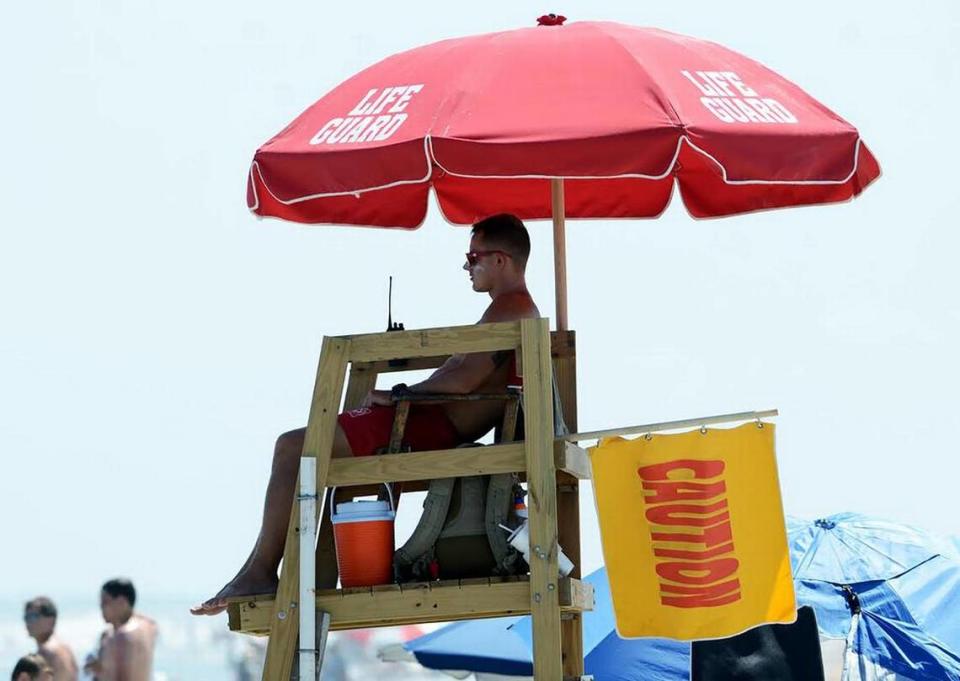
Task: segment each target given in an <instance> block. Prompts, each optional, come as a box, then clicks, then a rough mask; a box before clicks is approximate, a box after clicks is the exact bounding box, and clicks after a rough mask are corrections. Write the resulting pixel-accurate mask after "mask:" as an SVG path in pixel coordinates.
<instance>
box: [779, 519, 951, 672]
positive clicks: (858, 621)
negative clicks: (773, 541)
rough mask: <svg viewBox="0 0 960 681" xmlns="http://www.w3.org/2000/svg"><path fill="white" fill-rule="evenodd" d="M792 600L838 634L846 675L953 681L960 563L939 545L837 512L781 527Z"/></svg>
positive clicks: (917, 533) (906, 530)
mask: <svg viewBox="0 0 960 681" xmlns="http://www.w3.org/2000/svg"><path fill="white" fill-rule="evenodd" d="M787 527H788V536H789V539H790V553H791V560H792V562H793V569H794V583H795V585H796V591H797V600H798V602H799V603H800V604H802V605H810V606H812V607H813V608H814V610H815V611H816V615H817V623H818V625H819V628H820V631H821V634H822V635H823V636H825V637H827V638H840V639H846V640H847V646H848V655H847V666H848V667H849V678H850V679H873V678H879V677H880V675H881V674H880V672H878V669H879V670H881V671H887V672H894V673H896V674H897V675H898V678H905V679H917V680H918V681H919V680H928V679H943V680H956V681H960V561H958V560H957V559H956V556H955V552H953V551H950V550H946V549H949V548H950V547H949V542H945V541H944V540H943V539H941V538H938V537H935V536H933V535H930V534H928V533H925V532H923V531H921V530H917V529H915V528H911V527H908V526H905V525H897V524H894V523H889V522H886V521H882V520H877V519H872V518H869V517H866V516H862V515H857V514H852V513H842V514H838V515H834V516H830V517H828V518H823V519H820V520H817V521H814V522H804V521H800V520H796V519H789V520H788V523H787Z"/></svg>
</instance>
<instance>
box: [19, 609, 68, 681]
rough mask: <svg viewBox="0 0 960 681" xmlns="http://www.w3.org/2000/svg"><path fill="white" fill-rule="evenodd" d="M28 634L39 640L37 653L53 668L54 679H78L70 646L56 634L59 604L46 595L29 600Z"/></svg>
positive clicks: (27, 613) (26, 616) (58, 680)
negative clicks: (55, 603)
mask: <svg viewBox="0 0 960 681" xmlns="http://www.w3.org/2000/svg"><path fill="white" fill-rule="evenodd" d="M23 623H24V624H25V625H26V627H27V634H29V635H30V638H32V639H33V640H35V641H36V642H37V654H39V655H40V657H42V658H43V659H44V660H45V661H46V663H47V664H48V665H49V666H50V668H51V669H52V670H53V679H54V681H77V676H78V675H79V671H80V670H79V668H78V667H77V661H76V659H75V658H74V656H73V651H71V650H70V647H69V646H68V645H67V644H66V643H64V642H63V641H61V640H60V639H59V638H58V637H57V636H56V635H54V632H53V630H54V628H55V627H56V626H57V606H56V605H54V603H53V601H51V600H50V599H49V598H47V597H46V596H37V597H36V598H34V599H32V600H30V601H27V604H26V606H24V609H23Z"/></svg>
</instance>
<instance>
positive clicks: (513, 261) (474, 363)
mask: <svg viewBox="0 0 960 681" xmlns="http://www.w3.org/2000/svg"><path fill="white" fill-rule="evenodd" d="M529 255H530V237H529V235H528V234H527V230H526V228H525V227H524V226H523V223H522V222H521V221H520V220H519V219H518V218H516V217H514V216H513V215H507V214H501V215H494V216H492V217H489V218H486V219H484V220H481V221H480V222H478V223H476V224H475V225H474V226H473V231H472V234H471V238H470V251H469V252H468V253H467V255H466V262H465V263H464V265H463V269H464V270H466V271H467V272H468V273H469V275H470V281H471V282H472V283H473V290H474V291H477V292H478V293H487V294H489V296H490V298H491V299H492V300H491V302H490V305H489V307H487V309H486V311H485V312H484V313H483V316H482V317H481V318H480V321H479V322H478V323H481V324H485V323H489V322H506V321H516V320H519V319H525V318H536V317H539V316H540V311H539V310H538V309H537V306H536V304H535V303H534V302H533V299H532V298H531V297H530V293H529V292H528V291H527V284H526V279H525V276H524V271H525V268H526V264H527V258H528V256H529ZM515 373H516V369H515V363H514V358H513V353H471V354H468V355H453V356H452V357H450V359H448V360H447V361H446V362H445V363H444V364H443V365H442V366H441V367H440V368H439V369H437V370H436V371H435V372H434V373H433V374H432V375H431V376H430V377H429V378H427V379H426V380H425V381H422V382H421V383H417V384H415V385H411V386H396V387H395V388H394V389H395V390H397V389H400V390H408V391H411V392H414V393H417V392H425V393H449V394H458V395H465V394H469V393H502V392H505V390H506V386H507V385H509V384H513V383H514V382H515V381H516V378H515ZM393 412H394V406H393V401H392V400H391V391H389V390H371V391H370V393H369V394H368V395H367V396H366V398H365V399H364V401H363V404H362V406H361V408H360V409H356V410H353V411H349V412H346V413H343V414H340V415H339V417H338V419H337V424H338V425H337V430H336V434H335V436H334V443H333V456H334V457H348V456H367V455H370V454H373V453H374V452H375V451H376V450H377V449H378V448H380V447H383V446H385V445H386V444H387V443H388V441H389V439H390V428H391V425H392V423H393ZM502 420H503V402H501V401H495V402H492V401H465V402H449V403H446V404H442V405H413V406H412V407H411V409H410V415H409V418H408V420H407V428H406V433H405V441H406V442H407V444H409V445H410V446H411V448H412V449H414V450H431V449H447V448H452V447H455V446H457V445H458V444H462V443H464V442H472V441H474V440H476V439H477V438H479V437H482V436H483V435H484V434H485V433H487V432H488V431H489V430H490V429H491V428H493V427H494V426H495V425H497V424H498V423H500V422H501V421H502ZM304 432H305V431H304V429H302V428H301V429H299V430H294V431H290V432H288V433H284V434H283V435H281V436H280V437H279V439H278V440H277V444H276V448H275V449H274V454H273V468H272V470H271V473H270V482H269V483H268V485H267V495H266V500H265V502H264V510H263V521H262V523H261V526H260V534H259V536H258V537H257V540H256V543H255V544H254V546H253V550H252V551H251V553H250V557H249V558H247V561H246V563H244V565H243V567H241V568H240V571H239V572H238V573H237V575H236V576H235V577H234V578H233V579H232V580H230V581H229V582H228V583H227V585H226V586H224V587H223V588H222V589H221V590H220V591H219V592H218V593H217V595H216V596H214V597H213V598H211V599H209V600H207V601H205V602H204V603H202V604H200V605H198V606H196V607H194V608H192V609H191V610H190V611H191V612H192V613H193V614H194V615H215V614H217V613H220V612H222V611H224V610H225V609H226V607H227V599H228V598H230V597H232V596H249V595H254V594H264V593H274V592H275V591H276V589H277V567H278V565H279V564H280V559H281V558H282V556H283V545H284V541H285V539H286V530H287V522H288V521H289V518H290V507H291V505H292V503H293V492H294V489H293V488H294V485H295V483H296V479H297V471H298V470H299V466H300V453H301V450H302V449H303V438H304ZM321 540H322V538H321Z"/></svg>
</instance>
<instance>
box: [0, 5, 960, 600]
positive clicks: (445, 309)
mask: <svg viewBox="0 0 960 681" xmlns="http://www.w3.org/2000/svg"><path fill="white" fill-rule="evenodd" d="M371 7H372V6H371V5H369V4H361V3H333V4H331V3H318V2H313V3H308V2H286V3H263V2H249V1H246V0H240V1H238V2H234V3H229V4H223V3H221V4H213V5H210V4H204V3H187V2H182V1H179V2H178V1H172V2H165V3H159V2H157V3H144V2H120V1H119V0H104V1H98V2H91V1H89V0H83V1H80V0H74V1H73V2H64V1H56V2H40V3H14V4H12V5H10V6H9V7H7V8H6V9H5V11H4V14H5V21H4V22H3V25H2V26H0V56H2V62H3V64H4V67H3V74H4V75H3V86H4V87H3V100H2V101H3V105H2V106H0V124H2V129H3V130H4V131H5V139H4V147H5V148H6V150H7V151H6V152H5V154H6V155H5V162H4V163H3V165H2V169H0V187H2V189H0V191H2V197H3V207H4V224H3V228H2V230H0V291H2V294H0V296H2V297H0V305H2V308H0V309H2V315H0V325H2V331H0V457H2V461H3V474H2V475H0V518H2V520H0V523H2V524H0V528H2V529H0V547H2V548H0V555H3V556H4V558H5V559H4V560H3V561H0V598H21V597H26V596H29V595H33V594H35V593H37V592H47V593H50V594H52V595H54V596H55V597H57V596H66V595H83V594H87V593H89V594H91V600H93V598H94V596H95V593H96V590H97V589H98V588H99V585H100V584H101V583H102V582H103V581H104V579H106V578H108V577H111V576H114V575H117V574H124V575H128V576H130V577H132V578H133V579H134V581H135V582H136V583H137V584H138V586H139V588H140V589H141V591H144V592H149V593H154V594H158V593H166V594H179V595H195V596H196V597H197V598H198V599H199V598H201V597H206V596H209V595H211V594H212V593H213V592H214V591H216V589H218V588H219V587H220V586H221V584H222V583H223V582H224V581H225V580H226V579H227V578H228V577H230V576H232V575H233V573H234V572H235V570H236V568H237V567H238V566H239V564H240V563H241V562H242V560H243V558H244V557H245V556H246V554H247V552H248V550H249V547H250V543H251V541H252V540H253V537H254V535H255V531H256V527H257V523H258V519H259V516H260V512H261V503H262V493H263V488H264V484H265V482H266V476H267V472H268V467H269V463H270V454H271V451H272V445H273V441H274V438H275V436H276V435H277V434H278V433H280V432H282V431H283V430H286V429H290V428H293V427H296V426H299V425H302V424H303V422H304V419H305V417H306V414H307V410H308V406H309V397H310V393H311V390H312V387H313V385H312V383H313V378H314V371H315V367H316V361H317V354H318V351H319V348H320V342H321V338H322V336H323V335H325V334H328V335H336V334H344V333H360V332H367V331H379V330H382V329H383V327H384V325H385V316H386V310H385V307H386V305H385V302H386V281H387V275H388V274H393V275H394V277H395V280H394V293H395V295H394V318H395V319H398V320H400V321H403V322H404V323H405V324H406V326H407V328H416V327H427V326H442V325H453V324H467V323H472V322H474V321H475V320H476V319H477V318H478V317H479V316H480V314H481V312H482V311H483V308H484V306H485V303H486V299H485V298H483V297H482V296H479V295H477V294H474V293H472V292H471V290H470V287H469V283H468V281H467V279H466V276H465V274H464V273H463V272H462V271H461V270H460V265H461V263H462V258H463V255H462V254H463V252H464V251H465V250H466V244H467V231H466V230H464V229H461V228H454V227H451V226H449V225H447V224H446V223H444V222H443V221H442V220H441V218H440V216H439V214H438V212H437V211H435V210H433V211H432V212H431V215H430V217H429V218H428V220H427V223H426V224H425V225H424V226H423V228H421V229H420V230H419V231H417V232H413V233H391V232H388V231H383V230H361V229H349V228H329V227H304V226H300V225H294V224H286V223H281V222H278V221H258V220H256V219H254V218H253V217H252V216H251V215H250V214H249V213H248V212H247V209H246V205H245V202H244V196H245V177H246V172H247V166H248V163H249V161H250V159H251V157H252V155H253V152H254V151H255V149H256V148H257V146H258V145H260V144H262V143H263V142H265V141H266V140H267V139H268V138H269V137H271V136H272V135H273V134H274V133H276V132H277V131H279V130H280V129H281V128H282V127H283V126H284V125H286V123H288V122H289V121H290V120H291V119H292V118H293V117H294V116H295V115H297V114H298V113H299V112H300V111H302V110H303V109H304V108H305V107H307V106H308V105H309V104H310V103H312V102H313V101H314V100H316V99H317V98H319V97H320V96H321V95H322V94H324V93H325V92H326V91H327V90H329V89H330V88H331V87H333V86H334V85H336V84H337V83H338V82H340V81H341V80H343V79H344V78H346V77H348V76H349V75H351V74H352V73H354V72H355V71H357V70H359V69H361V68H363V67H365V66H367V65H369V64H371V63H374V62H376V61H377V60H379V59H380V58H382V57H385V56H387V55H389V54H391V53H394V52H396V51H399V50H403V49H406V48H409V47H413V46H416V45H419V44H422V43H426V42H430V41H434V40H438V39H442V38H446V37H451V36H457V35H465V34H470V33H480V32H486V31H494V30H505V29H510V28H515V27H524V26H530V25H533V24H534V22H535V18H536V16H537V15H538V14H541V13H544V12H548V11H556V12H560V13H563V14H566V15H567V16H568V17H570V19H571V20H594V19H605V20H615V21H621V22H624V23H630V24H637V25H653V26H659V27H661V28H664V29H668V30H672V31H676V32H680V33H687V34H690V35H694V36H697V37H701V38H707V39H710V40H714V41H716V42H720V43H723V44H725V45H728V46H730V47H732V48H733V49H736V50H738V51H741V52H743V53H745V54H747V55H749V56H751V57H753V58H755V59H758V60H759V61H761V62H764V63H765V64H767V65H768V66H770V67H771V68H773V69H775V70H777V71H779V72H780V73H782V74H783V75H784V76H786V77H787V78H789V79H791V80H793V81H794V82H797V83H798V84H800V85H801V86H802V87H804V88H805V89H806V90H807V91H808V92H810V93H811V94H812V95H814V96H815V97H817V98H818V99H820V100H821V101H823V102H824V103H825V104H826V105H827V106H829V107H830V108H831V109H833V110H834V111H836V112H837V113H838V114H840V115H841V116H843V117H844V118H846V119H847V120H849V121H850V122H852V123H853V124H854V125H856V126H857V127H858V128H859V130H860V131H861V134H862V135H863V138H864V139H865V140H866V142H867V144H868V145H869V146H870V147H871V149H872V150H873V151H874V153H875V154H876V156H877V158H878V159H879V161H880V163H881V165H882V167H883V171H884V175H883V177H882V178H881V179H880V180H879V181H878V182H877V183H876V184H874V185H873V186H872V187H871V188H870V189H868V190H867V192H866V193H865V194H864V195H863V196H862V197H861V198H860V199H858V200H856V201H854V202H852V203H848V204H842V205H835V206H828V207H822V208H807V209H799V210H785V211H776V212H768V213H762V214H756V215H751V216H744V217H737V218H731V219H724V220H713V221H694V220H693V219H691V218H690V217H689V216H688V215H687V214H686V213H685V211H684V210H683V208H682V205H681V204H680V202H679V200H677V201H675V202H674V204H673V205H672V206H671V208H670V209H669V210H668V211H667V213H666V214H665V215H664V216H663V217H661V218H660V219H658V220H651V221H616V222H614V221H608V222H604V221H584V222H575V223H571V224H569V225H568V244H567V246H568V257H569V286H570V319H571V326H572V327H573V328H574V329H576V330H577V332H578V339H579V357H578V361H579V372H580V426H581V429H584V430H587V429H597V428H605V427H615V426H624V425H630V424H636V423H647V422H652V421H661V420H671V419H682V418H690V417H696V416H703V415H709V414H717V413H724V412H734V411H742V410H748V409H763V408H771V407H776V408H779V409H780V410H781V416H780V417H779V418H778V419H777V423H778V424H779V425H778V460H779V466H780V477H781V484H782V491H783V498H784V504H785V507H786V510H787V512H788V513H792V514H795V515H801V516H808V517H815V516H818V515H825V514H830V513H834V512H838V511H845V510H853V511H861V512H866V513H872V514H877V515H881V516H884V517H887V518H890V519H893V520H900V521H904V522H909V523H913V524H917V525H920V526H923V527H926V528H928V529H931V530H938V531H945V532H956V531H957V529H958V528H957V527H956V521H955V518H956V506H957V505H956V496H957V493H956V480H957V477H958V474H960V463H958V454H960V451H958V446H957V444H956V442H957V437H958V434H960V417H958V415H957V411H956V405H957V400H956V393H957V389H958V385H960V368H958V360H957V348H958V347H960V307H958V305H957V303H956V300H955V297H956V291H957V280H958V275H957V252H958V250H960V236H958V231H957V229H956V226H955V225H956V217H955V215H956V214H957V213H958V209H960V192H958V191H957V189H956V188H955V187H954V181H953V180H954V178H953V175H952V172H953V171H951V170H950V169H951V168H953V167H954V159H955V157H957V156H958V152H960V142H958V139H957V136H956V135H955V134H953V132H952V131H951V130H950V129H949V128H946V127H945V126H948V125H950V124H951V123H952V121H953V119H954V118H955V117H956V113H957V110H958V105H960V95H958V92H960V47H958V41H957V40H956V36H957V35H958V29H960V5H958V4H957V3H956V2H954V1H953V0H943V1H941V2H929V3H920V4H916V5H912V6H909V7H907V6H904V5H902V4H897V5H892V4H890V5H887V4H883V5H881V4H880V3H876V2H865V1H861V2H835V1H831V2H826V1H821V0H817V1H814V2H807V3H801V4H796V5H793V6H792V7H791V8H790V9H785V8H784V6H783V5H782V4H779V3H769V2H727V3H722V4H718V3H698V4H696V5H693V6H691V4H690V3H686V4H683V3H636V2H601V1H599V0H597V1H595V2H593V3H590V4H589V7H590V9H589V10H588V9H586V8H587V5H586V4H583V3H580V4H579V5H578V6H569V7H563V6H552V7H551V6H533V5H529V4H528V3H515V2H505V1H500V0H491V1H489V2H484V3H480V4H470V5H461V4H450V3H432V4H427V3H382V5H381V6H380V7H379V8H378V9H371ZM578 7H581V8H582V9H580V8H578ZM542 77H544V78H549V74H542ZM557 105H558V106H562V101H561V100H559V98H558V102H557ZM504 106H509V102H504ZM531 232H532V236H533V241H534V255H533V257H532V261H531V264H530V271H529V280H530V285H531V289H532V292H533V294H534V296H535V297H536V298H537V300H538V302H539V303H540V307H541V309H542V310H545V311H547V310H550V311H551V314H552V310H553V299H552V295H553V293H552V289H553V285H552V269H551V267H552V260H551V255H550V253H551V241H550V230H549V227H548V224H547V223H537V224H532V225H531ZM583 503H584V524H585V527H584V532H585V543H584V545H585V556H584V567H585V568H586V569H588V570H589V569H592V568H594V567H597V566H598V565H599V564H600V562H601V558H600V556H599V553H598V551H599V543H598V542H597V540H596V534H595V533H596V529H595V519H594V511H593V503H592V499H591V498H590V497H589V495H584V502H583ZM415 505H416V504H408V505H407V509H408V510H410V509H411V507H413V506H415ZM410 522H411V521H410V518H409V517H407V518H406V519H405V520H404V521H403V523H401V525H402V526H403V527H405V528H407V529H409V527H410Z"/></svg>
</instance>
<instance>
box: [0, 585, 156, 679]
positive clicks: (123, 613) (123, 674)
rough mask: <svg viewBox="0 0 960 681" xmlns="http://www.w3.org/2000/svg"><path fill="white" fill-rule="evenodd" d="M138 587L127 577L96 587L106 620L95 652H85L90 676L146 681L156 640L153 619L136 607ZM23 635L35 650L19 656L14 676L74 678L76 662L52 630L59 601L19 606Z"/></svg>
mask: <svg viewBox="0 0 960 681" xmlns="http://www.w3.org/2000/svg"><path fill="white" fill-rule="evenodd" d="M136 602H137V592H136V589H135V588H134V586H133V583H132V582H131V581H130V580H129V579H125V578H116V579H111V580H108V581H107V582H105V583H104V584H103V586H102V587H101V588H100V612H101V614H102V615H103V619H104V621H105V622H106V624H107V627H106V628H105V629H104V631H103V633H102V634H101V635H100V643H99V646H98V648H97V652H96V653H94V654H91V655H89V656H88V657H87V659H86V660H85V661H84V664H83V671H84V672H85V673H86V674H87V675H88V677H87V678H90V679H93V680H94V681H149V679H150V675H151V671H152V667H153V655H154V650H155V647H156V640H157V625H156V623H155V622H154V621H153V620H152V619H150V618H149V617H146V616H144V615H142V614H140V613H139V612H136V611H135V610H134V606H135V604H136ZM23 622H24V625H25V626H26V628H27V634H28V635H29V636H30V638H32V639H33V640H34V641H36V642H37V650H36V652H34V653H30V654H27V655H24V656H23V657H21V658H20V659H19V660H18V661H17V664H16V665H15V666H14V669H13V673H12V675H11V679H12V681H78V680H79V678H80V667H79V665H78V664H77V660H76V657H75V656H74V654H73V651H72V650H71V649H70V646H68V645H67V644H66V643H65V642H64V641H62V640H61V639H59V638H58V637H57V635H56V626H57V606H56V604H55V603H54V602H53V601H52V600H51V599H49V598H47V597H46V596H37V597H36V598H32V599H30V600H29V601H27V603H26V605H25V606H24V609H23Z"/></svg>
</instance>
